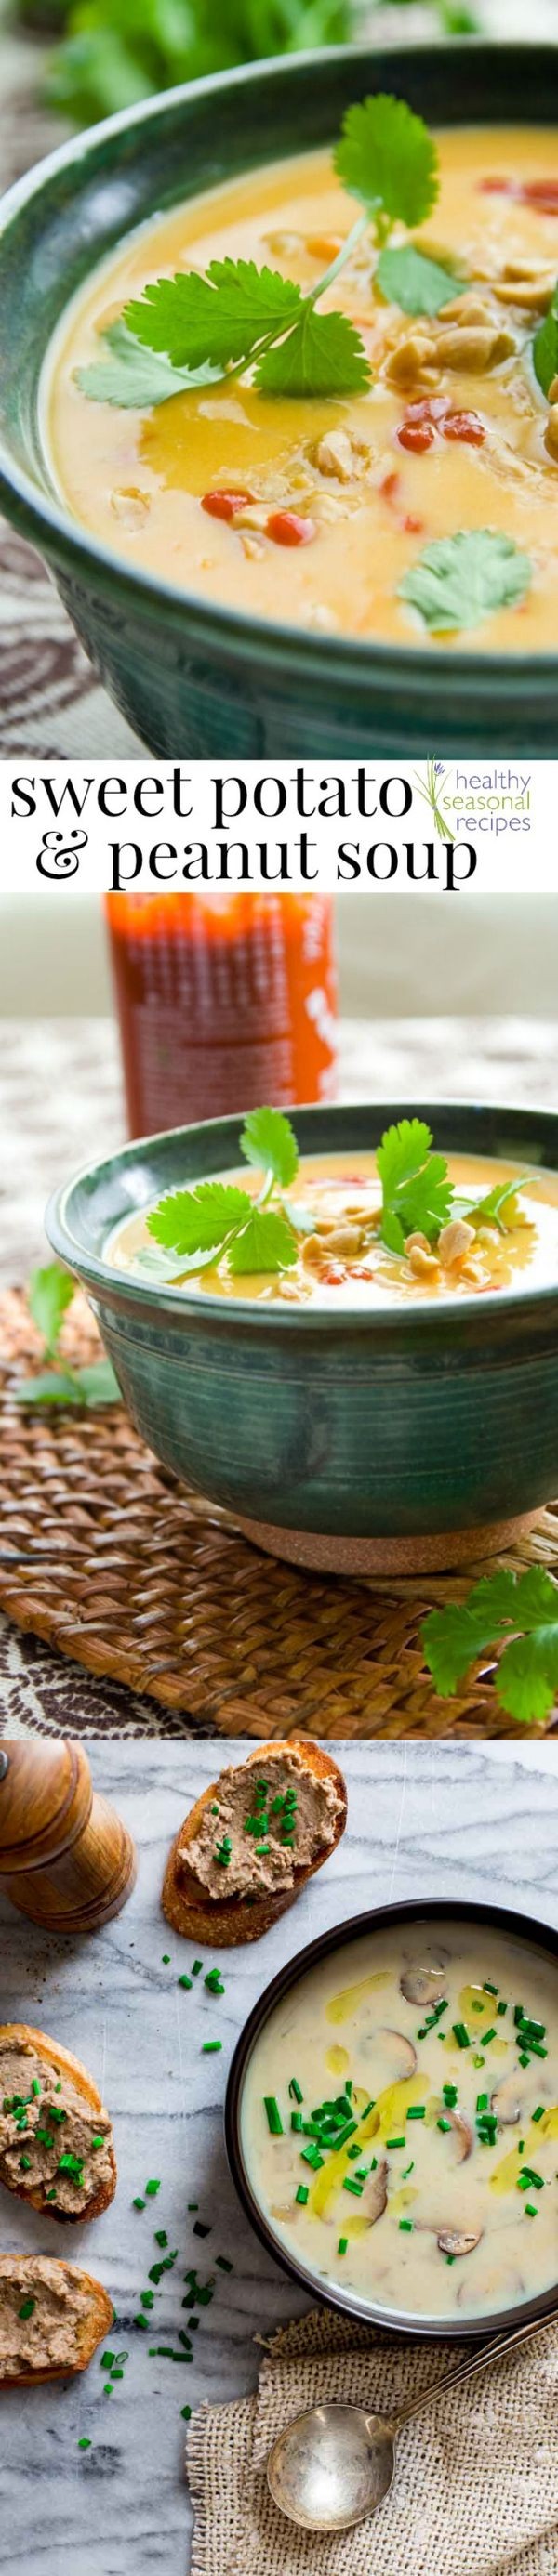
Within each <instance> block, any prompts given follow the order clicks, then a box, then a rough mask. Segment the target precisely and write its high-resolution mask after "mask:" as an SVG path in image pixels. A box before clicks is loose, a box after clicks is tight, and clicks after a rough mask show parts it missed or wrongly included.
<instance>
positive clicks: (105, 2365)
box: [100, 2352, 116, 2370]
mask: <svg viewBox="0 0 558 2576" xmlns="http://www.w3.org/2000/svg"><path fill="white" fill-rule="evenodd" d="M115 2361H116V2353H115V2352H102V2353H101V2365H100V2366H101V2370H112V2368H113V2365H114V2362H115Z"/></svg>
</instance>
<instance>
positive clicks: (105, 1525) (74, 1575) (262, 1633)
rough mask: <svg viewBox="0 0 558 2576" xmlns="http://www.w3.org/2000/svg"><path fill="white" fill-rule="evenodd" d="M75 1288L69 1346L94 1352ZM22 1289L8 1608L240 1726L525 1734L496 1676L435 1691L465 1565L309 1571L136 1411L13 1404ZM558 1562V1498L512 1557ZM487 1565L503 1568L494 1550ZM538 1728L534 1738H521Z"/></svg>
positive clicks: (21, 1304) (188, 1709) (27, 1337)
mask: <svg viewBox="0 0 558 2576" xmlns="http://www.w3.org/2000/svg"><path fill="white" fill-rule="evenodd" d="M98 1347H99V1345H98V1338H97V1333H96V1327H95V1325H94V1322H93V1319H92V1317H91V1315H90V1313H89V1311H88V1308H87V1306H86V1305H85V1302H84V1301H82V1300H81V1298H76V1300H75V1303H74V1305H73V1306H72V1309H71V1312H70V1314H69V1316H68V1317H67V1318H66V1321H65V1325H64V1330H63V1336H62V1350H63V1352H64V1353H65V1356H66V1357H67V1359H68V1360H69V1361H71V1362H73V1364H74V1365H76V1366H77V1365H79V1363H80V1362H83V1361H85V1360H90V1359H92V1358H93V1357H95V1355H96V1353H97V1352H98ZM39 1360H40V1352H39V1345H38V1340H37V1336H36V1333H35V1330H34V1327H33V1325H32V1323H31V1322H30V1319H29V1315H28V1313H27V1310H26V1306H25V1300H24V1297H23V1295H22V1294H21V1293H20V1291H19V1290H15V1289H14V1290H9V1291H7V1292H6V1293H5V1294H4V1295H3V1296H1V1297H0V1608H2V1609H3V1610H4V1611H5V1612H7V1614H8V1616H9V1618H11V1619H13V1620H14V1621H16V1623H17V1624H18V1626H19V1627H20V1628H23V1629H27V1630H28V1631H29V1630H30V1631H31V1632H32V1633H33V1634H34V1635H35V1636H39V1637H41V1638H43V1639H44V1640H45V1641H46V1642H47V1643H48V1644H49V1645H50V1646H52V1647H53V1648H55V1649H57V1650H58V1652H59V1653H60V1654H63V1655H66V1656H68V1657H72V1658H73V1659H74V1661H75V1662H76V1663H77V1664H79V1665H82V1666H85V1667H86V1670H87V1671H88V1672H90V1673H96V1674H102V1675H104V1676H105V1677H110V1678H111V1679H112V1680H113V1681H118V1682H120V1683H122V1682H123V1683H125V1684H127V1685H128V1687H129V1689H130V1690H133V1691H139V1692H144V1693H147V1694H148V1695H150V1696H151V1697H152V1698H153V1699H154V1700H156V1701H157V1702H158V1703H159V1706H162V1707H163V1708H167V1709H169V1710H172V1711H173V1712H176V1711H180V1710H183V1711H184V1716H185V1720H187V1721H188V1724H189V1726H190V1725H191V1724H192V1723H193V1724H194V1726H195V1724H196V1721H197V1722H198V1724H200V1723H201V1724H203V1728H204V1732H206V1731H207V1728H208V1726H209V1727H210V1728H212V1729H214V1730H215V1732H216V1733H218V1734H221V1735H228V1736H240V1735H254V1736H260V1737H266V1736H268V1737H270V1738H271V1737H272V1736H274V1735H285V1734H287V1735H288V1734H289V1733H291V1732H293V1731H294V1730H295V1729H296V1728H302V1729H303V1730H304V1731H305V1732H306V1733H307V1734H310V1735H318V1736H325V1737H327V1736H334V1737H335V1736H337V1737H343V1736H345V1737H348V1738H350V1737H357V1736H378V1735H383V1736H392V1737H394V1736H414V1737H429V1738H433V1737H436V1736H446V1737H448V1736H450V1737H451V1736H464V1735H467V1736H469V1735H470V1736H475V1737H477V1738H479V1739H481V1738H482V1737H483V1736H512V1735H513V1734H514V1732H515V1731H516V1730H514V1727H513V1724H512V1722H511V1720H510V1719H508V1718H506V1717H505V1716H504V1715H503V1712H502V1711H501V1710H500V1709H499V1708H498V1704H497V1701H496V1697H495V1692H494V1688H493V1685H492V1684H491V1683H490V1682H489V1681H483V1682H478V1681H474V1680H473V1681H472V1682H470V1683H469V1684H468V1685H467V1686H466V1687H465V1688H464V1689H463V1690H462V1691H460V1692H459V1693H457V1695H456V1696H455V1698H453V1699H452V1700H451V1701H446V1700H440V1699H437V1698H436V1696H435V1693H434V1691H433V1688H432V1683H431V1681H430V1679H429V1676H428V1674H427V1673H426V1672H425V1670H424V1665H423V1657H422V1649H421V1644H420V1626H421V1621H422V1620H423V1618H424V1617H425V1614H426V1611H427V1610H428V1609H430V1608H432V1606H433V1605H434V1604H435V1603H439V1602H443V1601H444V1600H445V1599H446V1598H450V1599H452V1600H460V1599H463V1598H464V1596H465V1594H466V1592H467V1589H468V1586H469V1583H470V1582H471V1580H472V1577H473V1575H474V1574H476V1573H480V1572H482V1571H483V1570H484V1569H483V1568H482V1567H481V1566H478V1567H472V1568H471V1567H469V1568H468V1569H467V1577H466V1580H464V1579H462V1578H458V1577H457V1576H456V1575H455V1574H449V1575H448V1576H446V1577H441V1576H436V1577H435V1578H427V1577H424V1578H423V1579H422V1580H414V1581H407V1582H404V1581H403V1580H402V1581H401V1582H400V1583H397V1582H391V1583H389V1584H385V1583H384V1584H382V1585H381V1586H380V1585H378V1584H373V1583H370V1582H367V1583H360V1582H359V1583H356V1582H345V1581H344V1580H341V1579H338V1578H336V1577H328V1578H327V1579H324V1578H322V1577H321V1576H318V1575H311V1574H299V1573H297V1572H296V1571H295V1569H294V1568H292V1567H290V1566H288V1565H282V1564H275V1562H274V1561H273V1560H272V1559H271V1558H270V1557H267V1556H265V1557H264V1556H262V1555H260V1554H259V1553H258V1552H257V1550H256V1549H255V1548H252V1547H250V1546H249V1545H248V1543H247V1541H246V1540H245V1539H243V1538H242V1537H241V1535H240V1533H239V1532H238V1531H237V1530H236V1529H235V1525H234V1522H233V1521H232V1520H231V1519H229V1517H228V1516H227V1514H226V1513H220V1512H218V1511H216V1510H215V1509H214V1507H213V1506H212V1505H211V1504H210V1503H207V1502H203V1501H201V1500H200V1499H199V1498H198V1497H197V1496H196V1495H193V1494H191V1493H190V1492H188V1491H186V1489H185V1488H184V1487H183V1486H181V1485H179V1484H178V1483H177V1481H176V1480H175V1478H174V1477H173V1476H171V1475H169V1474H167V1473H166V1471H165V1469H164V1468H161V1467H159V1466H158V1465H157V1462H156V1460H155V1459H154V1458H153V1456H152V1455H151V1452H150V1451H149V1450H148V1449H146V1448H145V1447H144V1444H143V1442H142V1441H141V1440H140V1439H139V1438H138V1434H137V1432H136V1431H134V1429H133V1427H132V1424H131V1422H130V1421H129V1419H128V1416H127V1414H126V1413H125V1411H124V1407H123V1406H120V1405H119V1406H118V1407H112V1408H111V1409H110V1410H109V1409H107V1410H106V1411H99V1412H97V1413H88V1414H85V1413H83V1414H82V1413H80V1412H78V1411H76V1412H67V1411H63V1412H62V1411H60V1412H59V1411H58V1410H55V1409H54V1408H51V1409H49V1410H48V1411H46V1410H45V1411H39V1410H37V1411H36V1412H35V1411H33V1410H31V1411H29V1410H27V1409H24V1408H23V1407H22V1406H20V1405H18V1404H17V1402H16V1401H15V1396H14V1387H15V1383H16V1380H17V1378H18V1376H21V1375H28V1374H29V1373H30V1371H31V1370H32V1369H33V1368H35V1367H36V1366H37V1365H38V1364H39ZM535 1558H536V1559H538V1560H539V1561H542V1563H544V1564H545V1565H547V1566H549V1568H550V1569H552V1570H554V1569H558V1506H557V1507H556V1509H555V1510H553V1511H547V1512H543V1513H541V1518H540V1523H539V1524H538V1525H537V1528H536V1530H535V1531H533V1532H532V1533H531V1536H530V1538H528V1539H526V1540H525V1541H524V1542H523V1543H522V1545H521V1547H520V1548H518V1549H517V1550H515V1551H514V1552H513V1555H512V1556H510V1557H509V1558H508V1559H506V1560H502V1562H509V1563H513V1562H515V1563H518V1562H523V1563H530V1562H532V1561H533V1559H535ZM490 1562H491V1564H492V1565H494V1563H495V1562H496V1560H495V1559H494V1558H492V1559H491V1560H490ZM517 1731H518V1732H521V1734H522V1735H524V1733H525V1730H524V1729H521V1730H517Z"/></svg>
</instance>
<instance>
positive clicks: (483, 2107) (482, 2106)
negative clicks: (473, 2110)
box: [477, 2093, 490, 2111]
mask: <svg viewBox="0 0 558 2576" xmlns="http://www.w3.org/2000/svg"><path fill="white" fill-rule="evenodd" d="M489 2110H490V2094H489V2093H477V2111H489Z"/></svg>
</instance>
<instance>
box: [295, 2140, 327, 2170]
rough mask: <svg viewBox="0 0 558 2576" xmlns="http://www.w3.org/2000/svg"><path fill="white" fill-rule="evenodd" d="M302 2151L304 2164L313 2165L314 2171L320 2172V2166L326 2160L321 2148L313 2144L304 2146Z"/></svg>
mask: <svg viewBox="0 0 558 2576" xmlns="http://www.w3.org/2000/svg"><path fill="white" fill-rule="evenodd" d="M301 2153H302V2161H303V2164H305V2165H311V2166H312V2172H313V2173H319V2171H320V2166H321V2165H323V2162H324V2158H323V2156H321V2155H320V2152H319V2148H318V2147H316V2146H314V2145H313V2144H312V2145H311V2146H309V2147H303V2148H302V2150H301Z"/></svg>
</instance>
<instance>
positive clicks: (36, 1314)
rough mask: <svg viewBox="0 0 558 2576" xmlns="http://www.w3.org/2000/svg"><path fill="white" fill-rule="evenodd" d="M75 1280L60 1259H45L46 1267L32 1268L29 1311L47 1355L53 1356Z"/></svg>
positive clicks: (73, 1290)
mask: <svg viewBox="0 0 558 2576" xmlns="http://www.w3.org/2000/svg"><path fill="white" fill-rule="evenodd" d="M75 1288H76V1283H75V1279H72V1278H71V1275H70V1271H69V1270H64V1269H63V1267H62V1263H61V1262H60V1261H48V1262H45V1265H44V1268H42V1269H40V1270H32V1272H31V1278H30V1281H29V1287H28V1290H27V1304H28V1307H29V1313H30V1315H32V1317H33V1323H34V1324H36V1326H37V1331H38V1332H39V1333H42V1336H43V1341H44V1345H45V1355H46V1357H47V1358H48V1359H52V1358H53V1357H54V1352H55V1350H56V1348H57V1345H58V1340H59V1336H60V1327H61V1324H62V1322H63V1318H64V1315H65V1314H66V1311H67V1308H68V1306H71V1303H72V1297H74V1296H75Z"/></svg>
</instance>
